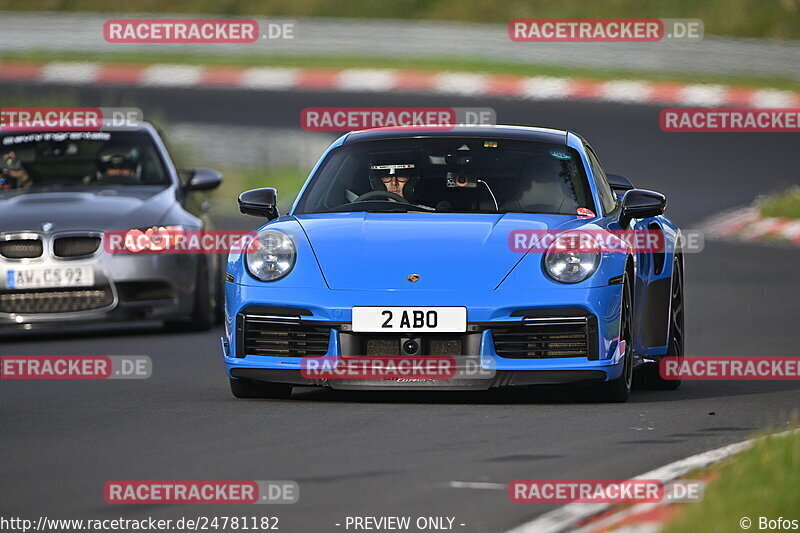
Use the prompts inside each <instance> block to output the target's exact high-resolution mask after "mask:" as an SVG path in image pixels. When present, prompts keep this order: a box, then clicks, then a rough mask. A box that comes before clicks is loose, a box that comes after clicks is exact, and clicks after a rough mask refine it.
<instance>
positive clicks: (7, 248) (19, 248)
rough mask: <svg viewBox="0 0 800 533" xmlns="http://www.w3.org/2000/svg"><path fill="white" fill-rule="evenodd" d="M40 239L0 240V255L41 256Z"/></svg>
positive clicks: (18, 256) (24, 257)
mask: <svg viewBox="0 0 800 533" xmlns="http://www.w3.org/2000/svg"><path fill="white" fill-rule="evenodd" d="M43 250H44V247H43V246H42V241H41V239H13V240H10V241H0V255H2V256H3V257H5V258H7V259H33V258H36V257H41V256H42V251H43Z"/></svg>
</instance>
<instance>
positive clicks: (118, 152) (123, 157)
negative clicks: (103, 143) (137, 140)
mask: <svg viewBox="0 0 800 533" xmlns="http://www.w3.org/2000/svg"><path fill="white" fill-rule="evenodd" d="M141 172H142V162H141V158H140V155H139V149H138V148H137V147H124V146H110V147H107V148H104V149H102V150H101V151H100V153H99V154H97V176H98V178H99V179H103V178H109V179H113V178H115V177H120V178H126V179H130V180H138V179H139V177H140V175H141Z"/></svg>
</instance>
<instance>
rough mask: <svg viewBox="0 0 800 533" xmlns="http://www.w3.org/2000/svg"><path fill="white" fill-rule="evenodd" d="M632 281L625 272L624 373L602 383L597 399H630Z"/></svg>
mask: <svg viewBox="0 0 800 533" xmlns="http://www.w3.org/2000/svg"><path fill="white" fill-rule="evenodd" d="M632 301H633V300H632V298H631V288H630V281H629V280H628V274H627V273H625V275H624V277H623V281H622V310H621V312H620V324H619V338H620V342H622V341H623V340H624V341H625V355H624V356H623V361H624V364H623V369H622V375H621V376H620V377H618V378H617V379H614V380H611V381H606V382H603V383H600V384H599V385H598V386H597V388H596V393H597V396H596V397H597V400H598V401H601V402H609V403H622V402H626V401H628V398H630V396H631V387H632V386H633V307H632Z"/></svg>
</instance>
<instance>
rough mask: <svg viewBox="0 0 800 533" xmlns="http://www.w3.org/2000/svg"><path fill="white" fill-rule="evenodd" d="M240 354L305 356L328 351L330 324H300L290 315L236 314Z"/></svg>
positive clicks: (322, 353) (317, 354) (318, 354)
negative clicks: (239, 327)
mask: <svg viewBox="0 0 800 533" xmlns="http://www.w3.org/2000/svg"><path fill="white" fill-rule="evenodd" d="M239 320H240V321H242V325H243V327H242V329H241V330H240V333H239V334H240V335H242V338H243V340H244V343H243V344H244V346H243V350H244V352H243V353H240V354H237V355H240V356H244V355H263V356H284V357H306V356H320V355H325V354H327V353H328V341H329V339H330V335H331V329H330V327H318V326H313V325H308V324H304V323H301V322H300V321H299V320H295V319H292V318H280V317H265V316H263V317H262V316H252V315H240V316H239Z"/></svg>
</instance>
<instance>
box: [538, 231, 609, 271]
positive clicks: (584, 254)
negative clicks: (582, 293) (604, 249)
mask: <svg viewBox="0 0 800 533" xmlns="http://www.w3.org/2000/svg"><path fill="white" fill-rule="evenodd" d="M599 264H600V247H599V245H598V244H597V241H596V240H595V239H594V238H593V237H592V236H591V235H589V234H587V233H565V234H563V235H560V236H559V237H557V238H556V239H555V240H554V241H553V244H551V245H550V247H549V248H548V249H547V252H546V253H545V255H544V269H545V271H546V272H547V274H548V275H549V276H550V277H551V278H553V279H554V280H556V281H558V282H560V283H579V282H581V281H583V280H585V279H587V278H588V277H589V276H591V275H592V274H594V272H595V270H597V265H599Z"/></svg>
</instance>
